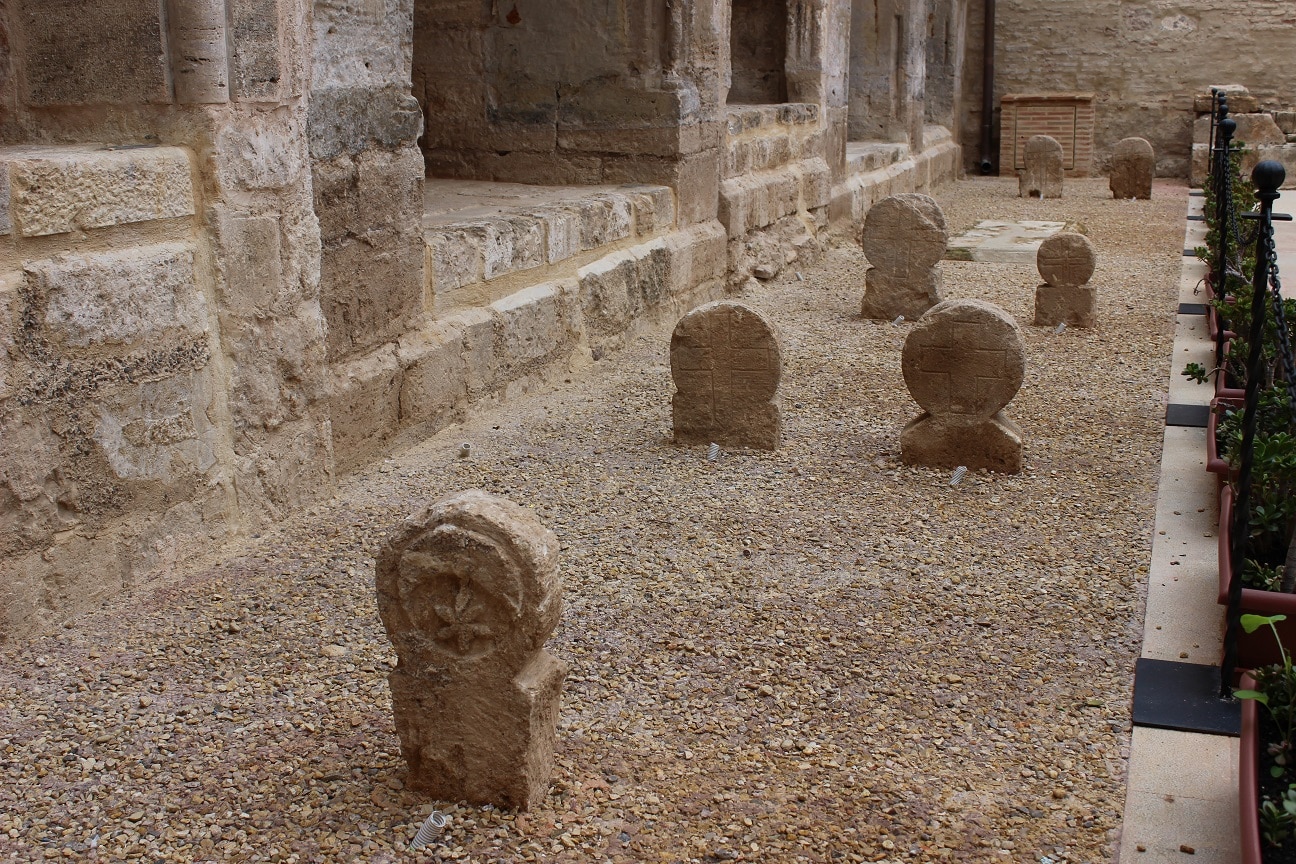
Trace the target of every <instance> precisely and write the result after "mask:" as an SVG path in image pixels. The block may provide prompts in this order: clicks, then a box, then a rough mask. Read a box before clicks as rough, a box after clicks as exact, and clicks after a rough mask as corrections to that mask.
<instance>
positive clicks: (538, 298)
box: [490, 279, 581, 380]
mask: <svg viewBox="0 0 1296 864" xmlns="http://www.w3.org/2000/svg"><path fill="white" fill-rule="evenodd" d="M578 294H579V283H578V282H577V281H576V280H574V279H565V280H560V281H557V282H546V283H544V284H542V285H533V286H532V287H530V288H525V289H523V290H521V291H518V292H517V293H515V294H510V295H509V296H507V297H505V298H503V299H502V300H497V301H495V302H494V303H492V304H491V306H490V308H491V312H492V313H493V314H494V316H495V356H496V360H497V362H498V363H499V364H500V371H501V372H502V373H503V374H504V376H505V377H506V378H507V379H509V380H512V379H513V378H516V377H518V375H519V374H520V373H522V372H524V371H525V370H527V369H529V368H532V367H535V366H539V365H542V364H543V363H544V362H545V361H547V360H549V359H551V358H552V357H554V356H556V355H559V354H565V353H566V352H568V351H570V350H571V348H572V347H573V346H574V345H575V344H576V342H577V340H578V339H579V338H580V335H581V332H580V306H579V304H578V303H577V300H576V298H577V296H578Z"/></svg>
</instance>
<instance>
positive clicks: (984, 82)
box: [981, 0, 995, 174]
mask: <svg viewBox="0 0 1296 864" xmlns="http://www.w3.org/2000/svg"><path fill="white" fill-rule="evenodd" d="M994 31H995V0H985V28H984V31H983V33H982V43H983V44H982V46H981V56H982V57H983V58H984V59H985V64H984V66H983V67H982V70H981V173H982V174H989V173H990V170H991V169H992V168H993V167H994V163H992V162H991V161H990V133H991V132H992V131H994V74H995V70H994Z"/></svg>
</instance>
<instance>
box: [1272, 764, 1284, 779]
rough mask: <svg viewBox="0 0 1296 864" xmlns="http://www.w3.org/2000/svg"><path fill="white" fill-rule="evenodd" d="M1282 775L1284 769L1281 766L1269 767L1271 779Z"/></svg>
mask: <svg viewBox="0 0 1296 864" xmlns="http://www.w3.org/2000/svg"><path fill="white" fill-rule="evenodd" d="M1282 775H1283V767H1282V766H1281V765H1271V766H1269V776H1270V777H1281V776H1282Z"/></svg>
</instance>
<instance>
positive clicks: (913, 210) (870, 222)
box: [860, 192, 949, 321]
mask: <svg viewBox="0 0 1296 864" xmlns="http://www.w3.org/2000/svg"><path fill="white" fill-rule="evenodd" d="M860 239H861V243H862V245H863V247H864V255H865V256H866V257H867V258H868V261H869V264H870V265H871V266H870V267H869V269H868V272H867V273H866V274H865V275H864V300H863V302H862V303H861V304H860V313H861V314H862V315H863V316H864V317H865V318H875V319H878V320H882V321H894V320H895V318H896V317H897V316H900V315H903V316H904V317H905V318H907V319H909V320H911V321H913V320H917V319H918V318H919V317H921V316H922V314H923V313H924V312H926V311H927V310H928V309H930V308H931V307H932V306H935V305H936V304H937V303H939V302H940V271H939V270H938V269H936V264H937V262H938V261H940V260H941V258H943V257H944V256H945V243H946V241H948V239H949V230H948V228H947V227H946V225H945V214H944V213H943V212H941V209H940V205H939V204H937V203H936V201H935V200H934V199H932V198H930V197H929V196H927V195H920V194H918V193H916V192H906V193H904V194H903V195H892V196H890V197H889V198H883V199H882V200H881V201H879V202H878V203H876V204H874V205H873V206H872V207H871V208H869V211H868V215H867V216H865V217H864V230H863V233H862V234H861V238H860Z"/></svg>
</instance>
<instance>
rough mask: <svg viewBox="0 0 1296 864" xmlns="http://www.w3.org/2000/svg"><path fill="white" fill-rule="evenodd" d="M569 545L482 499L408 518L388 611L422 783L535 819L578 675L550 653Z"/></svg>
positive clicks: (414, 765)
mask: <svg viewBox="0 0 1296 864" xmlns="http://www.w3.org/2000/svg"><path fill="white" fill-rule="evenodd" d="M557 567H558V539H557V538H556V537H555V536H554V535H553V533H552V532H551V531H549V530H548V529H547V528H545V527H544V526H543V525H542V524H540V521H539V519H537V518H536V516H535V514H533V513H532V512H531V511H529V510H526V509H524V508H522V507H519V506H518V505H516V504H514V503H513V502H511V501H508V500H507V499H504V498H500V497H497V496H495V495H491V494H488V493H486V492H483V491H481V490H479V489H471V490H468V491H466V492H461V493H459V494H457V495H454V496H452V497H450V498H446V499H444V500H442V501H439V502H437V503H435V504H433V505H431V506H429V507H427V508H425V509H424V510H423V511H422V512H420V513H418V514H417V515H415V516H413V517H412V518H410V519H408V520H407V521H406V522H405V524H404V525H403V526H402V528H401V529H400V530H399V531H397V532H396V535H395V537H394V538H393V539H391V540H390V541H389V542H388V544H387V545H386V547H385V548H384V550H383V551H382V553H381V555H380V556H379V558H378V562H377V588H378V612H379V614H380V615H381V617H382V621H383V626H384V627H386V629H387V634H388V636H389V637H390V638H391V640H392V644H393V645H394V646H395V648H396V656H397V658H398V660H399V662H398V665H397V666H396V669H395V670H394V671H393V672H392V673H391V675H390V676H389V678H388V680H389V681H390V683H391V691H392V705H393V709H394V713H395V717H396V731H397V733H398V734H399V736H400V742H401V752H402V754H403V755H404V757H405V761H406V763H407V764H408V766H409V780H408V785H409V786H411V787H412V788H414V789H418V790H421V791H424V792H426V793H428V794H430V795H431V796H432V797H434V798H439V799H444V800H450V801H459V800H467V801H470V802H472V803H474V804H494V805H496V806H499V807H509V808H520V809H526V808H527V807H528V806H530V805H532V804H535V803H537V802H539V801H540V800H541V799H542V798H543V797H544V795H545V793H546V791H547V790H548V787H549V777H550V774H551V773H552V771H553V752H554V738H555V727H556V724H557V721H558V703H559V698H560V696H561V693H562V683H563V678H564V676H565V675H566V673H567V667H566V665H565V664H564V663H563V662H562V661H560V660H558V659H557V658H555V657H553V656H552V655H551V654H549V653H548V652H546V651H545V650H544V642H545V640H546V639H547V638H548V637H549V634H550V633H552V632H553V629H554V627H555V626H556V625H557V624H558V619H559V616H560V614H561V612H562V587H561V584H560V583H559V580H558V571H557Z"/></svg>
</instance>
